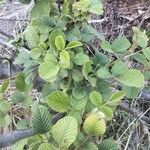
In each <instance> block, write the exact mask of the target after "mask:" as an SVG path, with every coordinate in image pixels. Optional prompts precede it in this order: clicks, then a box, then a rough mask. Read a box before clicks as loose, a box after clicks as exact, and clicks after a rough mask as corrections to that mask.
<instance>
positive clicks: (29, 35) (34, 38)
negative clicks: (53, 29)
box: [24, 25, 40, 49]
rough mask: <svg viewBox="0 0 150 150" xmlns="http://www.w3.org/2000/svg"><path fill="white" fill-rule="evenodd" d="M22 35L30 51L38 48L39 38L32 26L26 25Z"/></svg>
mask: <svg viewBox="0 0 150 150" xmlns="http://www.w3.org/2000/svg"><path fill="white" fill-rule="evenodd" d="M24 35H25V39H26V41H27V44H28V46H29V48H30V49H33V48H36V47H37V46H38V44H39V42H40V36H39V35H38V32H37V31H36V29H35V28H34V27H33V26H32V25H28V27H27V28H26V30H25V32H24Z"/></svg>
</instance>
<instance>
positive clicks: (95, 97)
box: [89, 91, 103, 107]
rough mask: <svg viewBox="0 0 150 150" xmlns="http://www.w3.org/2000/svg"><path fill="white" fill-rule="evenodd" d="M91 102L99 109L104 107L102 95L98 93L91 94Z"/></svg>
mask: <svg viewBox="0 0 150 150" xmlns="http://www.w3.org/2000/svg"><path fill="white" fill-rule="evenodd" d="M89 98H90V101H91V102H92V103H93V104H94V105H95V106H97V107H100V106H101V105H102V102H103V101H102V95H101V94H100V93H98V92H96V91H93V92H92V93H91V94H90V97H89Z"/></svg>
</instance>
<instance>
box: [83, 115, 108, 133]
mask: <svg viewBox="0 0 150 150" xmlns="http://www.w3.org/2000/svg"><path fill="white" fill-rule="evenodd" d="M83 130H84V132H85V133H87V134H89V135H95V136H100V135H103V134H104V133H105V131H106V122H105V120H104V119H99V116H98V114H91V115H90V116H88V117H87V118H86V119H85V121H84V124H83Z"/></svg>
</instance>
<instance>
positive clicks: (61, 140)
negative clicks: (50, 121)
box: [52, 116, 78, 149]
mask: <svg viewBox="0 0 150 150" xmlns="http://www.w3.org/2000/svg"><path fill="white" fill-rule="evenodd" d="M77 128H78V125H77V121H76V120H75V119H74V118H73V117H70V116H67V117H64V118H62V119H60V120H59V121H58V122H57V123H56V124H55V125H54V126H53V128H52V135H53V138H54V139H55V141H56V142H57V143H58V144H59V148H60V149H66V148H68V147H69V146H70V145H71V144H72V143H73V142H74V141H75V139H76V136H77Z"/></svg>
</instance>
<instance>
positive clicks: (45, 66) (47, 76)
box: [39, 62, 60, 81]
mask: <svg viewBox="0 0 150 150" xmlns="http://www.w3.org/2000/svg"><path fill="white" fill-rule="evenodd" d="M59 69H60V68H59V66H58V65H56V64H55V63H53V62H43V63H42V64H41V65H40V66H39V75H40V77H41V78H42V79H44V80H46V81H53V79H54V78H56V76H57V74H58V72H59Z"/></svg>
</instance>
